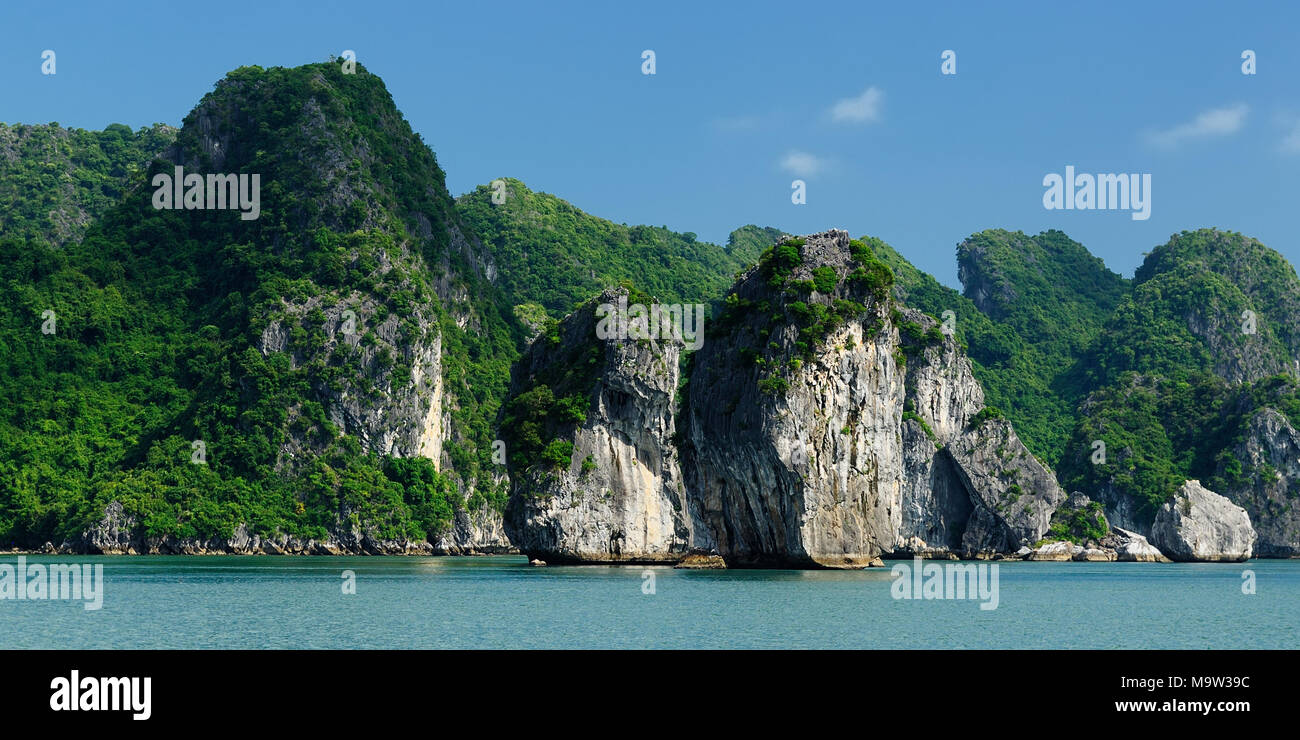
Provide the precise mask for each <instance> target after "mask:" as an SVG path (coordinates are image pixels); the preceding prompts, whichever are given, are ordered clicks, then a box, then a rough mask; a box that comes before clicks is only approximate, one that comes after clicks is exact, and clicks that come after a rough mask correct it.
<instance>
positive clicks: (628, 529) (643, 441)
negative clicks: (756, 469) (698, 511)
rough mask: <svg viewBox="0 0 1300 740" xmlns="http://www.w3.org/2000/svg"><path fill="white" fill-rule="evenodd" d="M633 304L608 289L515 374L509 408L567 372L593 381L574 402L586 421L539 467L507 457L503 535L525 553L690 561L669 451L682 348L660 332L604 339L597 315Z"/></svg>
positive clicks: (566, 432)
mask: <svg viewBox="0 0 1300 740" xmlns="http://www.w3.org/2000/svg"><path fill="white" fill-rule="evenodd" d="M629 299H631V300H630V302H631V304H632V305H633V306H635V305H636V304H637V301H638V298H637V296H634V295H632V294H631V293H630V291H628V290H627V289H625V288H623V289H615V290H607V291H605V292H604V293H602V294H601V295H600V296H599V297H598V298H597V299H596V300H595V301H593V302H591V303H588V304H587V305H586V306H584V307H583V308H581V309H580V310H578V311H577V312H575V313H574V314H572V315H570V316H569V317H568V318H566V319H565V320H564V321H563V322H562V323H561V324H560V325H559V327H558V328H557V330H556V331H557V334H556V335H554V336H556V338H557V340H558V341H552V339H551V337H550V336H548V335H543V336H541V337H538V339H536V340H535V341H534V342H533V344H532V346H531V347H530V349H529V351H528V352H527V354H525V356H524V357H523V359H522V360H521V361H520V364H519V365H518V366H517V368H516V377H515V382H514V388H513V390H512V396H513V397H514V399H515V400H516V404H515V406H513V407H512V408H518V407H519V405H520V402H519V399H520V398H521V397H525V398H534V397H536V396H537V394H538V392H539V391H540V390H541V389H543V388H545V389H546V393H547V394H550V395H552V396H554V394H555V390H557V389H559V388H562V387H564V377H565V376H566V375H567V376H569V379H570V380H572V379H573V378H574V375H575V374H576V375H586V374H590V375H591V376H592V377H591V378H590V380H589V381H587V380H585V379H584V380H583V382H578V383H576V385H577V387H576V389H575V391H576V392H575V393H574V394H573V395H571V396H568V397H569V398H579V399H582V400H584V401H586V402H587V403H588V404H589V405H588V407H587V409H586V410H585V412H582V418H581V419H578V418H577V416H578V415H577V414H574V417H573V418H574V421H573V422H572V423H571V424H569V425H567V428H565V429H562V430H560V433H559V434H558V435H557V436H556V437H555V438H554V439H553V440H551V441H550V442H549V443H548V445H547V447H545V448H543V449H542V452H541V457H542V458H543V459H541V460H538V459H536V458H534V457H533V456H532V451H531V450H529V451H527V452H525V453H523V454H522V455H520V454H515V453H513V452H512V455H511V458H510V459H511V461H512V464H511V478H512V484H513V485H512V490H511V498H510V503H509V504H508V506H507V508H506V518H505V531H506V533H507V534H508V535H509V536H510V541H511V542H513V543H514V544H515V545H516V546H517V547H518V548H519V549H520V550H521V551H523V552H524V553H526V554H527V555H529V556H530V557H534V558H540V559H542V560H545V561H547V562H676V561H677V560H680V559H681V558H682V557H683V556H685V555H686V552H687V548H688V546H689V542H690V529H689V525H688V521H687V513H686V497H685V490H684V488H683V481H682V474H681V470H680V465H679V462H678V453H677V449H676V447H675V446H674V445H673V444H672V436H673V433H674V429H675V423H676V422H675V417H674V393H675V391H676V388H677V380H678V357H679V353H680V352H681V344H680V343H679V342H678V341H676V340H675V339H674V338H673V337H672V336H671V335H668V336H664V335H663V333H661V332H660V333H657V337H658V338H642V339H638V338H635V336H628V337H626V338H622V337H620V336H618V335H617V333H615V334H614V335H612V336H606V337H601V336H599V335H598V333H597V326H598V324H600V323H601V319H600V318H598V317H597V315H596V314H597V309H598V308H600V307H601V306H605V307H615V308H616V307H617V306H619V305H620V303H622V304H624V305H626V304H628V303H629ZM641 305H647V307H648V304H647V303H641ZM631 310H632V309H629V313H630V312H631ZM601 313H602V314H603V313H604V312H603V311H602V312H601ZM614 315H615V316H617V313H615V314H614ZM607 326H611V327H612V325H608V324H607ZM661 328H662V327H661ZM575 350H576V351H575ZM557 379H558V382H557ZM530 393H531V394H532V396H527V395H526V394H530ZM567 408H570V409H571V408H572V406H569V407H567ZM547 410H548V411H549V410H550V409H547ZM515 421H516V422H518V421H519V420H518V419H517V418H516V419H515ZM523 423H528V422H523ZM524 443H525V444H526V442H524ZM517 444H518V443H516V445H517ZM556 450H558V455H556V454H553V453H552V451H556Z"/></svg>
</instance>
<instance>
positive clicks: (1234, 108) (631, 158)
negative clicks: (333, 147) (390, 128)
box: [0, 0, 1300, 285]
mask: <svg viewBox="0 0 1300 740" xmlns="http://www.w3.org/2000/svg"><path fill="white" fill-rule="evenodd" d="M901 5H911V7H899V6H901ZM1064 5H1066V4H1062V3H1042V2H1027V3H998V4H992V3H987V4H986V3H951V4H949V3H940V2H927V3H924V4H903V3H875V2H872V3H865V2H843V3H817V2H791V1H789V0H786V1H783V2H745V3H739V2H737V3H729V2H728V3H723V2H702V1H700V0H695V2H673V1H671V0H655V1H654V2H644V3H629V2H619V3H594V2H593V3H567V2H558V1H556V0H548V1H547V2H544V3H527V4H525V3H516V2H508V1H507V0H494V1H492V2H469V3H467V2H463V1H461V2H455V3H444V2H419V3H415V2H412V3H397V2H378V1H373V2H312V3H310V4H308V3H287V2H275V1H274V0H263V1H260V2H256V3H242V2H214V3H206V4H204V5H203V6H202V7H199V6H196V5H195V4H193V3H150V2H131V3H111V4H107V3H99V2H93V3H92V2H60V3H5V4H4V5H3V6H0V121H4V122H7V123H15V122H23V123H46V122H51V121H58V122H59V123H61V124H63V125H68V126H79V127H83V128H91V129H102V128H103V127H104V126H106V125H108V124H109V123H125V124H128V125H130V126H132V127H139V126H142V125H148V124H151V123H154V122H166V123H172V124H177V123H179V122H180V121H181V119H182V118H183V117H184V116H185V114H186V113H187V112H188V111H189V110H190V109H191V108H192V107H193V106H194V104H195V103H197V102H198V100H199V98H200V97H202V95H203V94H204V93H206V92H207V91H209V90H210V89H211V88H212V86H213V84H214V83H215V82H216V81H217V80H218V79H220V78H221V77H222V76H223V75H224V74H225V73H226V72H228V71H229V70H231V69H233V68H235V67H238V66H240V65H245V64H260V65H262V66H272V65H286V66H289V65H298V64H303V63H307V62H313V61H320V60H323V59H325V58H327V57H328V56H329V55H330V54H331V53H334V54H337V53H340V52H341V51H342V50H343V49H353V50H355V51H356V53H357V56H358V58H359V60H360V61H361V62H362V64H364V65H366V67H367V69H368V70H370V71H371V72H373V73H375V74H378V75H380V76H382V77H383V78H384V80H385V82H386V84H387V85H388V88H389V90H390V91H391V92H392V94H393V97H394V99H395V100H396V102H397V105H398V107H399V108H400V109H401V110H402V111H403V113H404V114H405V115H406V117H407V119H408V120H410V121H411V124H412V126H413V127H414V128H415V129H416V130H417V131H419V132H420V133H421V134H422V135H423V136H424V139H425V141H426V142H428V143H429V144H430V146H432V147H433V149H434V151H435V152H436V153H437V155H438V159H439V161H440V162H441V163H442V165H443V168H444V169H445V170H446V171H447V181H448V186H449V188H450V189H451V191H452V193H453V194H460V193H463V192H465V191H466V190H469V189H472V188H473V187H474V186H475V185H476V184H479V183H486V182H488V181H490V180H492V179H493V178H496V177H501V176H513V177H518V178H520V179H522V180H523V181H524V182H526V183H528V184H529V186H531V187H532V188H533V189H535V190H544V191H547V192H551V193H554V194H556V195H559V196H561V197H563V198H565V199H566V200H569V201H570V202H572V203H574V204H575V205H577V206H578V207H580V208H582V209H584V210H586V211H588V212H590V213H593V214H596V215H599V216H603V217H605V218H609V219H612V220H615V221H620V222H626V223H648V224H653V225H666V226H668V227H670V228H673V229H676V230H679V231H693V232H695V233H697V234H698V235H699V237H700V238H701V239H708V240H712V241H721V240H724V239H725V238H726V235H727V234H728V233H729V232H730V231H731V229H733V228H735V227H737V226H740V225H742V224H746V223H758V224H763V225H773V226H778V227H780V228H782V229H785V230H786V231H790V232H794V233H805V232H811V231H820V230H823V229H826V228H831V227H838V228H845V229H848V230H849V231H850V232H851V233H853V234H854V235H855V236H856V235H859V234H871V235H875V236H879V237H881V238H883V239H885V240H886V241H888V242H890V243H891V244H893V245H894V246H895V247H897V248H898V249H899V250H900V251H902V252H903V254H904V255H906V256H907V257H908V258H909V259H911V260H912V261H913V262H914V263H915V264H917V265H918V266H919V267H921V268H922V269H924V270H927V271H929V272H931V273H933V274H935V275H936V276H937V277H938V278H939V279H940V280H942V281H943V282H945V283H948V284H950V285H956V268H955V264H954V259H953V250H954V247H955V245H956V243H957V242H959V241H961V240H962V239H963V238H964V237H966V236H967V235H969V234H971V233H972V232H975V231H979V230H982V229H986V228H1007V229H1013V230H1014V229H1020V230H1023V231H1025V232H1027V233H1031V234H1033V233H1037V232H1039V231H1041V230H1044V229H1048V228H1059V229H1062V230H1064V231H1065V232H1066V233H1068V234H1069V235H1071V236H1072V237H1074V238H1075V239H1076V240H1078V241H1080V242H1082V243H1083V244H1084V245H1086V246H1087V247H1088V248H1089V249H1090V250H1091V251H1092V252H1093V253H1094V254H1097V255H1098V256H1100V257H1102V258H1103V259H1105V261H1106V263H1107V265H1109V266H1110V267H1111V268H1112V269H1114V270H1117V271H1119V272H1122V273H1124V274H1132V271H1133V269H1134V268H1135V267H1136V266H1137V265H1138V264H1140V262H1141V260H1142V253H1143V252H1145V251H1147V250H1149V249H1151V248H1152V247H1153V246H1155V245H1157V244H1161V243H1164V242H1165V241H1166V240H1167V239H1168V238H1169V236H1170V235H1171V234H1173V233H1175V232H1178V231H1180V230H1183V229H1192V228H1198V227H1202V226H1218V227H1220V228H1226V229H1233V230H1237V231H1241V232H1243V233H1246V234H1248V235H1251V236H1255V237H1257V238H1259V239H1260V240H1261V241H1263V242H1264V243H1265V244H1268V245H1269V246H1271V247H1273V248H1275V249H1277V250H1279V251H1281V252H1282V253H1283V254H1285V255H1286V256H1287V257H1288V258H1289V259H1290V260H1291V261H1292V262H1294V263H1300V242H1298V240H1297V228H1296V227H1297V222H1298V221H1300V184H1298V182H1297V177H1296V175H1297V174H1300V96H1297V91H1300V44H1297V43H1296V39H1297V35H1296V28H1297V27H1298V26H1300V6H1297V5H1295V4H1290V5H1288V4H1282V3H1250V4H1248V5H1244V6H1237V5H1233V4H1228V3H1201V2H1178V3H1172V2H1171V3H1154V2H1152V3H1130V2H1114V3H1109V2H1093V3H1082V4H1077V3H1075V4H1069V5H1070V6H1071V7H1069V8H1066V7H1063V6H1064ZM986 6H987V7H986ZM1080 6H1081V7H1080ZM45 49H52V50H54V51H55V52H56V54H57V73H56V74H55V75H53V76H45V75H42V74H41V71H40V67H41V52H42V51H43V50H45ZM645 49H652V50H654V51H655V55H656V74H655V75H653V76H647V75H643V74H642V73H641V66H642V60H641V53H642V51H643V50H645ZM946 49H951V50H953V51H955V52H956V55H957V74H956V75H952V76H944V75H941V74H940V64H941V59H940V55H941V53H942V52H943V51H944V50H946ZM1245 49H1251V50H1254V51H1255V52H1256V55H1257V74H1255V75H1253V76H1247V75H1243V74H1242V73H1241V65H1242V60H1241V53H1242V51H1243V50H1245ZM837 109H838V111H839V115H836V110H837ZM1066 165H1073V166H1074V167H1075V168H1076V169H1077V170H1078V171H1079V172H1088V173H1102V172H1105V173H1111V172H1114V173H1150V174H1151V176H1152V193H1151V198H1152V206H1151V217H1150V219H1148V220H1146V221H1135V220H1132V219H1131V218H1130V215H1129V213H1128V212H1125V211H1100V210H1094V211H1048V210H1046V209H1044V207H1043V201H1042V197H1043V192H1044V187H1043V184H1042V183H1043V178H1044V176H1045V175H1047V174H1048V173H1053V172H1055V173H1063V172H1064V168H1065V166H1066ZM795 177H801V178H802V179H803V180H804V181H805V182H806V183H807V203H806V204H805V205H794V204H792V203H791V202H790V192H791V191H790V186H791V181H792V180H793V179H795Z"/></svg>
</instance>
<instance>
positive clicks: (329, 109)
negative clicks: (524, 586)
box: [0, 64, 522, 545]
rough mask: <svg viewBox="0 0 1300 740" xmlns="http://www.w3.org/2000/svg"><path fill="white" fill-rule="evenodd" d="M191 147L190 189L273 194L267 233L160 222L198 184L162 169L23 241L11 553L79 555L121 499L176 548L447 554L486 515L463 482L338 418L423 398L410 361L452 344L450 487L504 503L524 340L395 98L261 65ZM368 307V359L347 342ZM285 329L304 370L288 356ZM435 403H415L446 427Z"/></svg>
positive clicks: (215, 219) (7, 346) (215, 220)
mask: <svg viewBox="0 0 1300 740" xmlns="http://www.w3.org/2000/svg"><path fill="white" fill-rule="evenodd" d="M117 133H120V132H117ZM207 140H215V141H218V142H220V143H221V144H222V146H221V147H212V146H209V145H208V143H207ZM176 143H177V145H178V147H179V155H180V157H181V158H182V159H183V162H184V164H185V166H186V168H187V170H190V171H208V172H229V173H240V172H242V173H257V174H260V176H261V178H262V179H261V183H262V187H261V193H260V196H261V217H260V218H259V219H257V220H250V221H245V220H241V219H240V218H239V214H238V213H237V212H233V211H216V210H213V211H205V210H161V211H160V210H155V209H154V208H153V206H152V204H151V195H152V191H151V189H150V188H149V187H148V186H146V183H147V182H149V180H148V178H149V177H151V176H152V175H153V174H154V173H155V172H163V173H170V172H171V168H172V164H173V163H172V162H167V161H162V160H156V161H155V162H154V163H153V164H146V169H145V170H141V171H139V172H134V171H131V174H130V181H129V182H127V183H126V188H128V190H127V194H126V195H125V196H124V198H123V200H122V201H121V202H120V203H119V204H118V205H116V206H115V207H113V208H111V209H109V210H108V211H106V212H105V214H104V216H103V217H102V219H101V220H100V221H99V222H98V223H96V224H95V225H94V226H92V227H91V228H90V230H89V231H88V233H87V235H86V237H85V239H84V240H82V241H80V242H77V243H70V244H68V245H67V246H66V247H65V248H64V249H62V250H56V249H53V248H50V247H47V246H44V245H42V244H41V243H40V241H39V240H33V241H28V240H27V238H28V237H29V236H32V233H31V230H27V231H20V232H19V233H20V234H22V238H21V239H14V238H8V237H10V235H9V234H8V233H7V234H6V237H7V238H6V239H5V241H4V242H3V243H2V244H0V260H2V261H3V264H4V267H5V269H4V271H3V275H0V365H2V367H0V377H3V381H0V407H3V409H4V411H3V416H2V417H0V460H3V463H0V542H5V543H6V544H8V543H9V542H14V543H18V544H27V545H39V544H40V543H41V542H43V541H45V540H52V541H54V542H56V543H57V542H59V541H61V540H63V539H65V538H75V537H76V536H77V535H78V534H79V533H80V532H81V531H82V530H83V529H84V528H85V527H86V526H88V525H89V524H90V523H92V522H94V521H96V520H97V519H98V518H99V517H100V516H102V512H103V510H104V507H105V506H106V504H107V503H108V502H110V501H119V502H121V503H122V504H123V505H124V507H125V508H126V510H127V513H128V514H129V515H131V516H134V517H136V518H137V519H138V521H139V522H141V525H142V527H143V530H144V534H146V535H147V536H153V537H160V536H166V535H171V536H176V537H205V538H206V537H224V536H229V534H230V533H231V531H232V529H233V527H234V526H236V525H237V524H240V523H247V524H248V525H249V526H250V529H251V530H252V531H254V532H256V533H260V534H270V533H272V532H275V531H279V532H283V533H286V534H290V535H296V536H303V537H317V538H322V537H325V536H326V534H327V533H328V532H329V531H331V530H333V529H336V528H343V529H347V528H349V527H353V526H355V527H360V528H361V529H362V530H364V531H366V532H368V533H370V534H371V536H373V537H376V538H382V539H391V538H413V539H419V538H423V537H426V536H430V537H431V536H432V535H434V534H435V533H437V532H438V531H441V530H444V529H445V528H446V527H447V526H448V524H449V522H450V519H451V512H452V510H453V508H455V507H460V506H464V505H466V502H464V501H463V500H462V498H461V496H462V494H460V493H459V492H458V490H457V486H456V485H455V484H454V480H453V479H452V478H449V477H447V475H446V474H444V473H438V472H436V471H435V470H434V461H431V460H424V461H423V462H421V461H419V460H415V459H412V460H406V461H401V462H397V461H394V460H393V459H390V458H388V457H387V451H386V450H385V449H383V448H381V447H380V446H379V445H378V444H377V440H373V439H365V438H362V437H360V436H358V434H359V429H357V428H355V427H354V426H352V425H354V423H355V422H345V425H344V426H340V421H341V419H340V418H339V417H337V416H333V417H332V416H331V415H330V414H328V413H327V402H328V399H329V398H331V397H332V396H333V397H336V395H337V394H340V393H346V394H348V396H347V397H349V398H355V399H357V400H358V402H359V403H360V404H361V407H362V408H363V409H364V408H369V407H373V406H376V405H383V404H385V403H387V402H388V400H387V399H390V398H392V397H393V396H394V395H395V394H401V393H404V392H407V390H408V389H409V388H411V373H412V372H413V370H414V369H413V367H412V365H411V362H412V360H413V358H412V357H410V356H407V354H408V353H409V351H411V350H413V348H418V347H428V346H429V345H430V344H431V343H434V342H436V341H437V340H439V339H440V340H441V343H442V352H443V377H444V379H445V381H446V383H445V388H444V392H445V394H446V397H445V399H444V401H443V403H444V408H447V409H449V411H450V414H449V416H450V421H451V427H452V428H451V429H450V430H449V431H450V435H449V436H450V440H449V442H448V443H447V445H446V447H445V449H444V452H445V454H446V455H447V456H448V457H449V458H450V460H451V461H452V463H453V465H452V472H451V474H452V475H454V476H455V479H458V480H459V481H461V482H462V483H463V484H465V485H476V490H477V492H478V494H477V500H476V501H473V502H470V505H475V504H478V505H482V504H493V505H496V506H498V507H499V506H501V505H502V504H503V503H504V491H496V490H494V488H493V485H492V482H491V480H490V476H489V475H487V472H486V471H483V472H482V473H480V468H482V467H483V466H485V465H487V464H490V454H491V440H492V434H491V429H492V423H491V422H492V419H493V418H494V417H495V413H496V408H497V405H498V404H499V400H500V398H501V397H503V396H504V393H505V387H506V384H507V381H508V372H509V367H510V364H511V362H512V361H513V359H514V357H515V356H516V352H517V349H516V348H517V343H518V339H519V336H520V335H521V334H522V331H521V329H520V327H519V326H518V325H517V323H516V322H514V320H513V318H512V317H510V316H509V314H507V313H505V312H503V310H502V308H503V306H504V305H505V302H504V301H502V302H501V305H498V304H497V303H496V300H497V299H496V297H495V293H493V292H492V290H491V289H490V285H489V284H488V283H487V281H486V280H485V279H484V278H482V276H480V275H478V274H477V272H476V271H475V269H474V263H475V260H474V259H473V255H472V254H470V253H469V250H470V249H471V248H472V244H471V243H470V242H468V241H467V240H465V239H460V238H458V237H457V236H456V235H457V234H458V233H459V232H458V229H459V226H458V217H457V215H456V213H455V209H454V205H453V203H452V200H451V198H450V197H449V196H448V195H447V193H446V190H445V187H444V185H443V173H442V170H441V169H440V168H439V167H438V164H437V162H436V160H435V159H434V156H433V153H432V152H431V151H429V149H428V147H426V146H425V145H424V144H423V143H422V142H420V140H419V137H417V136H416V135H415V134H414V133H413V132H412V131H411V129H410V126H409V125H408V124H407V123H406V121H405V120H403V119H402V117H401V114H400V113H398V111H397V109H396V108H395V107H394V105H393V103H392V100H391V98H390V97H389V95H388V92H387V90H386V89H385V88H384V86H383V83H382V82H380V81H379V79H378V78H376V77H374V76H373V75H370V74H368V73H366V72H365V71H364V70H363V69H362V68H360V67H358V73H357V74H355V75H343V74H341V73H340V71H339V68H338V66H337V65H334V64H316V65H307V66H304V67H298V68H293V69H283V68H271V69H262V68H259V67H245V68H241V69H238V70H235V71H234V72H232V73H231V74H230V75H229V76H228V77H227V78H226V79H225V80H223V81H222V82H221V83H219V84H218V86H217V88H216V89H215V90H214V91H213V92H212V93H210V94H209V95H208V96H206V97H205V98H204V99H203V101H202V102H201V103H200V104H199V106H198V107H197V108H196V109H195V111H194V112H193V113H191V114H190V116H189V117H187V119H186V121H185V126H184V128H183V129H182V130H181V131H180V132H179V134H178V135H177V137H176ZM214 152H219V154H217V155H216V156H218V157H219V161H213V156H214V155H213V153H214ZM0 192H3V190H0ZM345 308H347V309H350V310H353V311H354V313H355V314H356V315H357V318H358V319H359V322H358V329H357V333H358V334H359V339H358V340H357V341H356V342H355V343H350V342H345V341H342V340H340V339H339V338H338V336H337V335H336V334H335V333H332V332H329V331H328V330H327V326H333V324H331V323H330V322H331V318H330V317H335V318H337V317H338V314H339V313H340V312H341V311H342V310H343V309H345ZM47 311H52V312H53V315H54V316H55V317H56V324H55V328H54V330H53V331H52V332H50V333H43V332H42V331H41V328H42V325H43V320H44V319H43V316H48V315H49V314H46V313H45V312H47ZM462 325H464V327H465V328H461V327H462ZM276 326H279V327H281V328H282V329H283V330H284V331H285V333H286V335H287V336H286V339H285V345H286V346H285V348H284V351H276V349H275V348H270V349H267V348H266V347H265V344H266V342H267V341H268V339H267V338H268V336H273V334H274V332H272V330H273V329H274V328H275V327H276ZM381 327H382V332H383V336H380V334H379V332H380V331H381ZM426 380H428V379H426ZM430 386H431V382H430V383H426V385H425V386H424V387H420V388H418V389H415V390H414V391H412V392H417V393H419V394H421V398H422V399H423V400H424V402H425V404H426V405H427V402H428V399H429V398H430V397H431V396H432V394H433V390H432V388H431V387H430ZM199 442H201V447H199V446H198V443H199ZM192 460H201V461H202V464H195V463H194V462H192Z"/></svg>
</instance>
